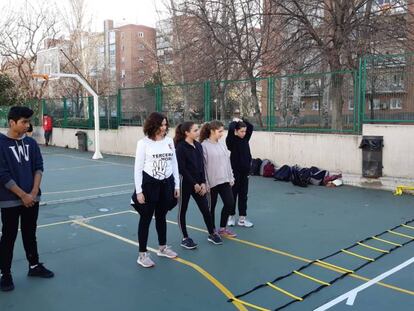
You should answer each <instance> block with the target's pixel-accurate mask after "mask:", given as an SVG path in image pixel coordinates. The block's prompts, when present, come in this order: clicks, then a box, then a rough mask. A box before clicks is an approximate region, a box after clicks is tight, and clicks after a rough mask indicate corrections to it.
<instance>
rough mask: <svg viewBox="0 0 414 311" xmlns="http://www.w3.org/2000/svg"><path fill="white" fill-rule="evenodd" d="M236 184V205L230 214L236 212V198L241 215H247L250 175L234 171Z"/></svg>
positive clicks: (234, 191)
mask: <svg viewBox="0 0 414 311" xmlns="http://www.w3.org/2000/svg"><path fill="white" fill-rule="evenodd" d="M233 174H234V186H233V188H232V190H233V197H234V205H233V208H232V211H231V213H230V215H232V216H234V215H235V214H236V200H237V204H238V208H239V216H247V193H248V191H249V175H247V174H240V173H237V172H233Z"/></svg>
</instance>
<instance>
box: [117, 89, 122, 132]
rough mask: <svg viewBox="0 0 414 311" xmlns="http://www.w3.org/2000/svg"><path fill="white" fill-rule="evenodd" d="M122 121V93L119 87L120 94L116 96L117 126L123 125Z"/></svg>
mask: <svg viewBox="0 0 414 311" xmlns="http://www.w3.org/2000/svg"><path fill="white" fill-rule="evenodd" d="M121 122H122V93H121V89H118V94H117V97H116V123H117V125H116V128H118V127H119V126H120V125H121Z"/></svg>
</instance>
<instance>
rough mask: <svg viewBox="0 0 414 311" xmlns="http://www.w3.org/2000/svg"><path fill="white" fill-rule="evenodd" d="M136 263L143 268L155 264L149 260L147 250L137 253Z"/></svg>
mask: <svg viewBox="0 0 414 311" xmlns="http://www.w3.org/2000/svg"><path fill="white" fill-rule="evenodd" d="M137 263H138V264H139V265H141V266H143V267H144V268H151V267H154V266H155V263H154V262H153V261H152V260H151V257H150V254H149V253H148V252H145V253H139V256H138V259H137Z"/></svg>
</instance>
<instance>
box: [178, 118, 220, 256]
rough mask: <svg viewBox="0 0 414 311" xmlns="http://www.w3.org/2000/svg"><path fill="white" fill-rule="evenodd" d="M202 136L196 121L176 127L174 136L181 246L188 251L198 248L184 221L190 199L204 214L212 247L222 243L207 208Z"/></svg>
mask: <svg viewBox="0 0 414 311" xmlns="http://www.w3.org/2000/svg"><path fill="white" fill-rule="evenodd" d="M199 135H200V134H199V129H198V125H196V124H194V122H184V123H181V124H180V125H178V126H177V128H176V130H175V137H174V143H175V146H176V154H177V161H178V170H179V172H180V181H181V187H180V189H181V195H180V201H179V211H178V224H179V226H180V229H181V232H182V234H183V240H182V242H181V246H182V247H184V248H186V249H194V248H196V247H197V244H196V243H195V242H194V241H193V240H192V239H191V238H190V237H189V236H188V232H187V227H186V220H185V216H186V213H187V209H188V203H189V201H190V196H192V197H193V199H194V200H195V201H196V203H197V206H198V208H199V209H200V212H201V214H202V215H203V218H204V222H205V224H206V226H207V229H208V233H209V236H208V241H210V242H211V243H213V244H222V241H221V238H220V236H219V235H218V234H217V233H215V232H214V227H213V221H212V219H211V215H210V211H209V207H208V201H207V197H206V193H207V189H206V184H205V182H206V177H205V172H204V162H203V148H202V147H201V144H200V143H199V142H198V141H197V139H198V137H199Z"/></svg>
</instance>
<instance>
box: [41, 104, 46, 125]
mask: <svg viewBox="0 0 414 311" xmlns="http://www.w3.org/2000/svg"><path fill="white" fill-rule="evenodd" d="M46 113H47V107H46V99H42V118H43V115H44V114H46ZM42 124H43V120H42Z"/></svg>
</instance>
